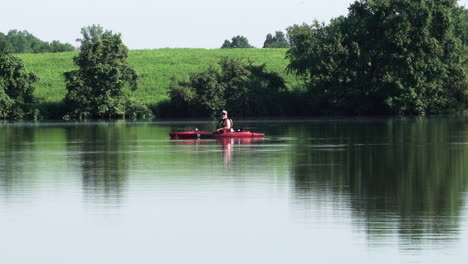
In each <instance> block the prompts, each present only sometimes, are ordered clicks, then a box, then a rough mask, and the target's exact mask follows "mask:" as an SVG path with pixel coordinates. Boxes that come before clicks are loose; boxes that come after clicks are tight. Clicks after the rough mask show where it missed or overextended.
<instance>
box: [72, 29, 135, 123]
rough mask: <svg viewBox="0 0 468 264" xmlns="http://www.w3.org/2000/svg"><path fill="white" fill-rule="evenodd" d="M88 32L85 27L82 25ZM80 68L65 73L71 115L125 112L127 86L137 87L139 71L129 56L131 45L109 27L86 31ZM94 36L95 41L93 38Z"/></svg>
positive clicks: (78, 62) (102, 115)
mask: <svg viewBox="0 0 468 264" xmlns="http://www.w3.org/2000/svg"><path fill="white" fill-rule="evenodd" d="M82 32H86V28H84V29H82ZM83 37H84V41H82V44H81V51H80V54H79V55H78V56H77V57H75V58H74V63H75V64H76V65H77V66H78V67H79V69H78V70H75V71H71V72H67V73H65V82H66V87H67V90H68V93H67V95H66V96H65V103H66V105H67V106H68V107H70V111H69V114H68V115H69V117H71V118H80V119H81V118H117V117H122V116H125V112H126V108H127V104H128V98H127V96H126V94H125V88H126V87H129V88H131V90H136V89H137V79H138V75H137V73H136V72H135V70H134V69H133V67H132V66H130V65H129V64H128V63H127V61H126V59H127V57H128V48H127V47H126V46H125V45H124V44H123V43H122V40H121V37H120V34H112V32H110V31H106V32H103V33H102V32H101V33H99V35H96V36H93V37H92V38H88V36H87V35H86V34H83ZM91 40H92V41H91Z"/></svg>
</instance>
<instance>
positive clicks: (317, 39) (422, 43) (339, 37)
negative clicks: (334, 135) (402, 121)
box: [287, 0, 468, 114]
mask: <svg viewBox="0 0 468 264" xmlns="http://www.w3.org/2000/svg"><path fill="white" fill-rule="evenodd" d="M462 12H463V9H462V8H460V7H458V6H457V2H456V0H442V1H429V0H421V1H409V0H391V1H388V0H373V1H367V0H362V1H356V2H354V3H353V4H352V5H351V6H350V7H349V14H348V15H347V16H346V17H339V18H337V19H333V20H331V21H330V23H329V25H324V24H318V23H315V24H313V25H310V26H309V25H306V24H304V25H302V26H298V25H295V26H292V27H290V28H288V35H289V37H290V39H291V44H292V47H291V49H290V50H289V51H288V52H287V58H289V60H290V63H289V65H288V70H289V71H290V72H295V73H296V74H298V75H301V76H303V77H305V78H306V79H307V81H306V82H307V86H308V87H309V91H310V94H309V96H310V98H311V100H312V101H314V103H315V105H316V106H317V109H316V110H318V111H320V112H333V113H337V112H338V113H348V114H370V113H401V114H426V113H445V112H449V111H460V110H462V109H464V108H466V106H467V96H468V92H467V81H466V77H465V72H464V71H465V70H464V67H463V63H464V61H466V47H465V46H463V43H462V40H461V39H460V35H461V34H459V33H457V32H458V31H459V30H458V31H457V29H460V28H462V26H461V25H460V22H461V21H462V20H461V19H459V18H460V17H461V16H462Z"/></svg>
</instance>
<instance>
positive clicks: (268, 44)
mask: <svg viewBox="0 0 468 264" xmlns="http://www.w3.org/2000/svg"><path fill="white" fill-rule="evenodd" d="M263 48H270V49H271V48H289V43H288V41H287V40H286V37H285V35H284V33H283V32H282V31H276V32H275V36H273V35H271V34H268V35H267V36H266V39H265V42H263Z"/></svg>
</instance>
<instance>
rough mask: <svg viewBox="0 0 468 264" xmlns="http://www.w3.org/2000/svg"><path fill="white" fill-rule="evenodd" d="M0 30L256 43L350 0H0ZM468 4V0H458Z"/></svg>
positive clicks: (177, 43) (137, 40)
mask: <svg viewBox="0 0 468 264" xmlns="http://www.w3.org/2000/svg"><path fill="white" fill-rule="evenodd" d="M2 2H3V3H2V4H1V12H0V13H1V16H0V32H3V33H5V34H6V33H7V32H8V31H9V30H11V29H17V30H27V31H28V32H29V33H31V34H33V35H34V36H36V37H37V38H39V39H41V40H43V41H48V42H51V41H52V40H59V41H60V42H63V43H70V44H72V45H74V46H77V45H78V43H77V42H76V41H75V40H76V39H77V38H80V37H81V34H80V29H81V28H82V27H85V26H89V25H93V24H96V25H101V26H102V27H104V29H107V30H112V32H114V33H121V34H122V40H123V42H124V43H125V44H126V45H127V47H128V48H129V49H157V48H206V49H213V48H219V47H221V45H222V44H223V42H224V40H226V39H228V40H231V38H232V37H233V36H237V35H242V36H245V37H247V38H248V40H249V42H250V44H251V45H253V46H255V47H258V48H261V47H262V46H263V42H264V41H265V38H266V35H267V34H268V33H271V34H274V33H275V31H278V30H281V31H283V32H285V29H286V28H287V27H289V26H292V25H294V24H302V23H304V22H305V23H308V24H310V23H312V22H313V21H314V20H315V19H316V20H318V21H320V22H328V21H329V20H330V19H331V18H335V17H338V16H341V15H346V14H347V12H348V10H347V8H348V7H349V5H350V4H351V3H352V2H354V0H236V1H234V0H230V1H227V0H164V1H163V0H74V1H70V0H40V1H38V0H16V1H2ZM459 4H460V5H463V6H465V7H467V6H468V0H460V1H459Z"/></svg>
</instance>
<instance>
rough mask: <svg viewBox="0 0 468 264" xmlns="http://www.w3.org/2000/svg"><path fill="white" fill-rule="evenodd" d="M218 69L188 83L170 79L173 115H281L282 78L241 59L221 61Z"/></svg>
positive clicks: (283, 85) (191, 78)
mask: <svg viewBox="0 0 468 264" xmlns="http://www.w3.org/2000/svg"><path fill="white" fill-rule="evenodd" d="M218 64H219V67H215V66H214V65H211V66H210V67H209V68H208V69H207V70H206V71H203V72H200V73H193V74H191V75H190V80H189V81H178V80H177V79H173V81H172V83H171V86H170V91H169V96H170V98H171V103H170V104H171V106H167V105H166V106H165V109H170V110H171V111H173V112H174V114H175V115H180V116H181V115H183V116H187V115H188V116H207V115H211V116H214V115H216V114H217V113H218V112H219V111H221V109H228V110H229V111H230V113H231V114H232V115H235V116H250V115H276V114H280V113H282V112H283V108H282V101H281V96H282V95H284V94H285V93H286V86H285V83H284V80H283V78H282V77H280V76H279V75H278V74H276V73H269V72H265V65H261V66H256V65H253V64H252V62H248V63H246V62H244V61H243V60H241V59H233V58H227V57H225V58H222V59H221V60H220V61H219V63H218Z"/></svg>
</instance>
